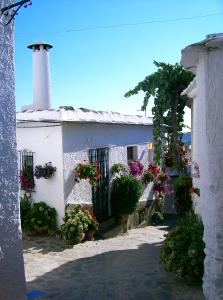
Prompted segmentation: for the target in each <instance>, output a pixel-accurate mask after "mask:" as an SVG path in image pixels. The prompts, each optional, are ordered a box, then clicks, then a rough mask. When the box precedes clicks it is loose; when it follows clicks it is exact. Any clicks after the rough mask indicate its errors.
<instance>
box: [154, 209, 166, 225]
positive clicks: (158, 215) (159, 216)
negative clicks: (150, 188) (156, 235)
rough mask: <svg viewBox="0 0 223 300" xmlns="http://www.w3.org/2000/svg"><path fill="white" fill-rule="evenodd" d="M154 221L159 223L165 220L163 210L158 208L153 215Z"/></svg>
mask: <svg viewBox="0 0 223 300" xmlns="http://www.w3.org/2000/svg"><path fill="white" fill-rule="evenodd" d="M151 219H152V222H153V223H155V224H159V223H161V222H163V221H164V215H163V213H162V212H161V211H159V210H156V211H154V213H153V214H152V216H151Z"/></svg>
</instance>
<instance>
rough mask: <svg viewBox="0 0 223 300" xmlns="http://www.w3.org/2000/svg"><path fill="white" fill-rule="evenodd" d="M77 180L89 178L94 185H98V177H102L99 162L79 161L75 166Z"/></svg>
mask: <svg viewBox="0 0 223 300" xmlns="http://www.w3.org/2000/svg"><path fill="white" fill-rule="evenodd" d="M75 173H76V178H75V181H76V182H80V180H81V179H89V183H90V184H91V185H93V186H95V185H96V186H98V179H99V178H100V176H101V174H100V170H99V167H98V163H97V162H96V163H89V162H84V163H79V164H78V165H77V166H76V168H75Z"/></svg>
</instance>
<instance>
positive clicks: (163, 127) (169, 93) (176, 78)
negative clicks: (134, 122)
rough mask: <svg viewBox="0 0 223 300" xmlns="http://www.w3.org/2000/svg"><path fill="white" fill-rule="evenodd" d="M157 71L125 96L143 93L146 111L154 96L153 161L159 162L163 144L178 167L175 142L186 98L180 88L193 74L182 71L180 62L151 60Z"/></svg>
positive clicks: (177, 153)
mask: <svg viewBox="0 0 223 300" xmlns="http://www.w3.org/2000/svg"><path fill="white" fill-rule="evenodd" d="M154 64H155V66H156V67H157V70H156V72H154V73H153V74H151V75H149V76H147V77H146V78H145V79H144V80H143V81H141V82H139V83H138V84H137V85H136V87H135V88H134V89H132V90H130V91H128V92H127V93H126V94H125V97H130V96H132V95H135V94H138V93H139V92H141V91H143V92H144V93H145V97H144V101H143V106H142V110H144V111H145V110H146V107H147V105H148V102H149V99H150V97H151V96H152V97H153V99H154V106H153V108H152V113H153V134H154V143H155V160H156V161H157V162H158V163H159V162H160V160H161V159H162V158H164V157H161V154H162V153H163V151H164V145H165V144H167V145H168V146H167V147H168V153H169V154H170V155H171V156H173V157H174V162H175V163H176V165H177V166H178V163H179V164H180V163H181V157H180V153H179V149H178V147H177V144H178V142H179V137H180V133H181V131H182V128H183V121H184V108H185V105H186V102H185V100H184V99H183V98H182V96H181V93H182V91H183V90H184V89H185V88H186V87H187V86H188V84H189V83H190V82H191V80H192V79H193V78H194V74H193V73H192V72H190V71H187V70H185V69H184V68H183V67H182V66H181V65H179V64H175V65H171V64H166V63H162V62H156V61H154Z"/></svg>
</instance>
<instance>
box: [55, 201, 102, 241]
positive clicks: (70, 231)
mask: <svg viewBox="0 0 223 300" xmlns="http://www.w3.org/2000/svg"><path fill="white" fill-rule="evenodd" d="M63 220H64V224H62V225H61V236H62V237H63V238H65V240H66V241H67V243H68V244H71V245H73V244H78V243H80V242H81V241H83V240H84V238H85V234H86V232H87V231H89V230H91V231H97V230H98V227H99V223H98V222H97V220H96V217H95V216H94V215H93V214H92V213H91V212H90V211H89V210H87V209H83V208H82V207H81V206H80V205H69V206H67V207H66V212H65V216H64V218H63Z"/></svg>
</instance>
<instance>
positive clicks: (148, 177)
mask: <svg viewBox="0 0 223 300" xmlns="http://www.w3.org/2000/svg"><path fill="white" fill-rule="evenodd" d="M153 180H154V175H153V174H152V172H151V171H149V170H147V171H144V172H143V174H142V183H143V184H148V183H150V182H152V181H153Z"/></svg>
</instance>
